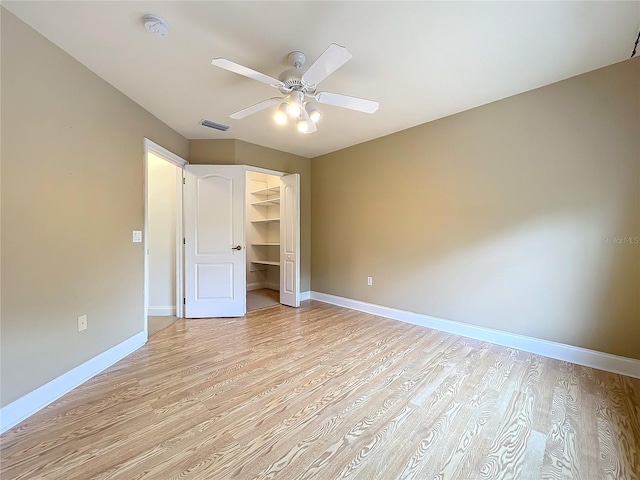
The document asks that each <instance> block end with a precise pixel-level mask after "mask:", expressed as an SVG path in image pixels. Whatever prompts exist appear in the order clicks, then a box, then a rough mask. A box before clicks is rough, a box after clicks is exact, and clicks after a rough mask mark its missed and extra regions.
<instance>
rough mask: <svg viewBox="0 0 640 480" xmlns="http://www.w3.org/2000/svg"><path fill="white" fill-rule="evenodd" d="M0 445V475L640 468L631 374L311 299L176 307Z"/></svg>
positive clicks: (628, 476) (388, 474)
mask: <svg viewBox="0 0 640 480" xmlns="http://www.w3.org/2000/svg"><path fill="white" fill-rule="evenodd" d="M0 448H1V462H2V463H1V467H0V478H2V479H3V480H9V479H35V478H37V479H65V480H69V479H83V480H84V479H103V480H106V479H127V480H128V479H161V480H167V479H185V478H190V479H230V478H238V479H271V478H279V479H298V480H301V479H312V478H317V479H334V478H347V477H348V478H357V479H411V478H415V479H460V480H470V479H510V480H511V479H569V478H580V479H598V480H600V479H616V480H622V479H624V480H638V479H639V478H640V455H639V449H640V381H639V380H635V379H631V378H628V377H624V376H620V375H615V374H611V373H606V372H602V371H598V370H594V369H591V368H586V367H581V366H577V365H573V364H570V363H566V362H561V361H557V360H552V359H548V358H544V357H540V356H538V355H533V354H529V353H525V352H522V351H518V350H513V349H509V348H504V347H499V346H496V345H492V344H488V343H484V342H480V341H476V340H470V339H466V338H463V337H458V336H455V335H450V334H447V333H443V332H438V331H435V330H430V329H427V328H423V327H418V326H414V325H408V324H404V323H401V322H396V321H393V320H389V319H384V318H381V317H376V316H373V315H369V314H365V313H361V312H355V311H351V310H347V309H343V308H340V307H335V306H331V305H327V304H323V303H319V302H314V301H308V302H304V303H303V304H302V307H301V308H299V309H292V308H289V307H284V306H281V305H278V306H274V307H270V308H266V309H262V310H259V311H256V312H251V313H249V314H247V316H246V317H244V318H239V319H200V320H179V321H178V322H177V323H175V324H174V325H172V326H170V327H169V328H167V329H165V330H163V331H162V332H160V333H158V334H157V335H155V336H154V337H153V338H152V339H151V340H150V341H149V343H148V344H147V345H146V346H144V347H143V348H141V349H140V350H138V351H136V352H135V353H133V354H132V355H130V356H129V357H127V358H125V359H124V360H122V361H121V362H119V363H117V364H116V365H114V366H113V367H111V368H109V369H108V370H106V371H105V372H103V373H102V374H100V375H98V376H96V377H94V378H93V379H91V380H90V381H88V382H87V383H85V384H84V385H82V386H81V387H79V388H77V389H76V390H74V391H72V392H71V393H69V394H67V395H65V396H64V397H62V398H61V399H59V400H58V401H57V402H55V403H54V404H52V405H50V406H49V407H47V408H46V409H44V410H43V411H41V412H39V413H38V414H36V415H34V416H32V417H31V418H29V419H28V420H26V421H25V422H23V423H22V424H20V425H19V426H17V427H16V428H14V429H13V430H12V431H9V432H7V433H5V434H4V435H2V437H1V438H0Z"/></svg>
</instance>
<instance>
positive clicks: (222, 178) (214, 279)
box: [184, 165, 246, 318]
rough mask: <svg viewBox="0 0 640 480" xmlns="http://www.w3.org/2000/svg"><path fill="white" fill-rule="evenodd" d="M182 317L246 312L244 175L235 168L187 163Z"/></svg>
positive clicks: (242, 168)
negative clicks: (183, 304) (183, 305)
mask: <svg viewBox="0 0 640 480" xmlns="http://www.w3.org/2000/svg"><path fill="white" fill-rule="evenodd" d="M184 187H185V188H184V223H185V225H184V227H185V228H184V232H185V245H184V252H185V253H184V255H185V317H187V318H203V317H240V316H242V315H244V314H245V313H246V298H245V290H246V277H245V256H246V255H245V230H244V202H245V198H244V195H245V193H244V192H245V173H244V167H242V166H239V165H187V166H185V186H184Z"/></svg>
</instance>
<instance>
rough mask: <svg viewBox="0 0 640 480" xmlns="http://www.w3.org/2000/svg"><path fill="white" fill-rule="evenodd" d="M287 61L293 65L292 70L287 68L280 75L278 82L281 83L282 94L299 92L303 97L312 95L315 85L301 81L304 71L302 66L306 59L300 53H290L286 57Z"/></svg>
mask: <svg viewBox="0 0 640 480" xmlns="http://www.w3.org/2000/svg"><path fill="white" fill-rule="evenodd" d="M287 60H288V61H289V62H290V63H291V64H292V65H293V68H289V69H288V70H285V71H284V72H282V73H281V74H280V76H279V77H278V80H280V81H281V82H282V83H283V86H282V87H280V91H281V92H282V93H289V92H291V91H292V90H293V91H299V92H302V93H304V94H305V95H308V94H313V93H314V92H315V90H316V87H315V85H310V84H308V83H306V82H304V81H303V80H302V75H303V74H304V71H303V70H302V68H301V67H302V66H303V65H304V63H305V61H306V60H307V57H306V56H305V54H304V53H302V52H298V51H295V52H291V53H290V54H289V55H287Z"/></svg>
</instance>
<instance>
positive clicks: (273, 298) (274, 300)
mask: <svg viewBox="0 0 640 480" xmlns="http://www.w3.org/2000/svg"><path fill="white" fill-rule="evenodd" d="M279 303H280V292H279V291H278V290H271V289H270V288H260V289H258V290H251V291H250V292H247V312H251V311H253V310H260V309H261V308H265V307H272V306H273V305H278V304H279Z"/></svg>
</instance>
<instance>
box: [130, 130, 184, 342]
mask: <svg viewBox="0 0 640 480" xmlns="http://www.w3.org/2000/svg"><path fill="white" fill-rule="evenodd" d="M149 152H152V153H154V154H156V155H157V156H159V157H162V159H164V160H166V161H167V162H169V163H172V164H174V165H175V166H177V167H178V168H180V169H181V170H184V166H185V165H188V164H189V162H188V161H186V160H185V159H184V158H181V157H179V156H178V155H176V154H175V153H173V152H170V151H169V150H167V149H166V148H164V147H162V146H160V145H158V144H157V143H154V142H152V141H151V140H149V139H148V138H145V139H144V232H143V236H142V238H143V241H144V307H143V316H142V318H143V319H144V321H143V323H144V334H145V336H146V337H147V338H148V336H149V334H148V332H149V325H148V323H149V321H148V319H149V242H148V233H149V198H148V195H149V171H148V168H149ZM180 177H184V174H182V175H180ZM176 191H177V192H178V195H176V316H177V317H178V318H182V317H183V316H184V305H183V304H182V299H183V298H184V280H183V275H184V273H183V262H182V258H183V257H182V255H183V252H182V228H183V227H182V178H179V179H177V180H176Z"/></svg>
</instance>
